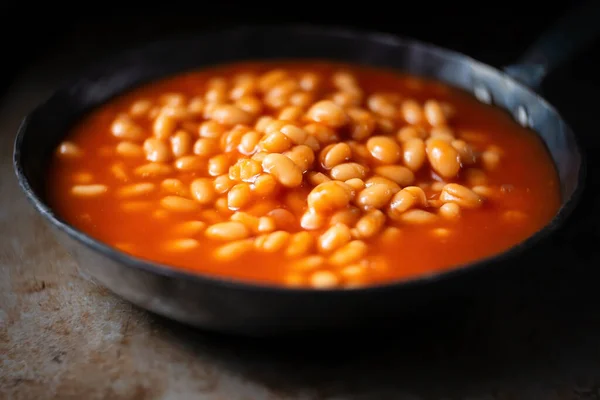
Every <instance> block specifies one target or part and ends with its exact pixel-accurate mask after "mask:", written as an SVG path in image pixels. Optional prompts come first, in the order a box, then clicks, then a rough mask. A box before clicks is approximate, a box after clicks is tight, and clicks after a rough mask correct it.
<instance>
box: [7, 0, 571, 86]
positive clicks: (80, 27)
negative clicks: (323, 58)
mask: <svg viewBox="0 0 600 400" xmlns="http://www.w3.org/2000/svg"><path fill="white" fill-rule="evenodd" d="M2 3H3V4H2V5H0V15H2V16H3V18H2V23H0V35H1V36H0V37H3V38H4V41H3V43H2V46H3V53H4V54H3V55H4V56H5V57H3V59H4V62H3V70H4V71H6V72H8V73H4V74H2V75H3V82H2V84H3V86H2V87H5V86H6V85H7V84H8V82H10V76H11V74H15V73H18V71H19V70H21V69H22V68H23V67H24V66H26V65H27V64H29V63H31V62H35V61H36V60H37V59H39V58H40V57H44V56H49V55H50V56H51V55H52V53H53V52H60V51H61V50H64V49H65V48H68V49H69V51H76V52H81V53H82V54H86V55H90V54H92V55H94V56H101V55H102V54H103V53H105V52H106V51H110V50H112V49H114V48H115V47H116V48H119V47H127V46H132V45H135V44H136V43H137V42H139V41H144V40H152V39H155V38H158V37H161V36H164V35H170V34H185V33H187V32H194V31H202V30H206V29H212V28H222V27H226V26H232V25H237V24H251V23H291V22H303V23H312V24H330V25H344V26H350V27H357V28H362V29H369V30H377V31H384V32H390V33H395V34H399V35H402V36H409V37H414V38H417V39H420V40H423V41H427V42H432V43H435V44H438V45H440V46H443V47H448V48H451V49H454V50H457V51H460V52H463V53H467V54H469V55H471V56H473V57H475V58H477V59H479V60H481V61H483V62H486V63H489V64H492V65H496V66H501V65H505V64H507V63H510V62H511V61H513V60H514V59H515V58H516V57H517V56H518V55H519V54H520V53H522V52H523V51H524V50H525V48H526V47H527V46H528V45H529V44H530V43H531V42H532V41H533V40H534V39H535V38H536V36H537V35H539V33H540V32H542V31H543V30H544V29H546V28H547V27H548V26H549V25H550V24H551V23H552V22H553V21H555V20H556V18H557V17H558V16H560V15H561V14H564V13H565V11H567V10H568V9H569V8H571V7H573V6H575V5H577V4H578V3H580V1H557V2H541V1H538V2H534V1H530V0H529V1H516V0H507V1H501V2H489V1H485V2H455V1H452V2H442V1H440V2H435V1H423V2H414V1H413V2H397V1H395V2H373V4H372V5H371V4H369V3H370V2H364V1H363V2H356V3H352V2H343V3H342V2H335V1H329V2H327V1H322V2H320V3H319V2H286V3H269V2H263V3H262V4H261V2H232V1H219V2H203V1H199V2H177V1H169V2H166V3H160V2H159V3H155V4H139V5H137V6H134V3H133V2H126V1H123V2H119V3H116V2H113V3H111V2H102V3H91V2H83V3H80V5H79V7H76V6H75V5H74V6H70V7H68V8H67V7H62V8H61V7H58V6H57V5H55V2H51V4H44V3H40V4H35V5H34V4H33V3H30V2H26V1H6V2H2ZM152 11H155V12H154V13H151V12H152ZM152 14H154V15H152ZM7 55H10V58H8V57H6V56H7Z"/></svg>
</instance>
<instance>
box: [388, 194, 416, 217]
mask: <svg viewBox="0 0 600 400" xmlns="http://www.w3.org/2000/svg"><path fill="white" fill-rule="evenodd" d="M418 203H419V199H418V198H417V196H415V194H414V192H412V191H410V190H406V189H402V190H401V191H399V192H398V193H396V194H395V195H394V197H392V200H391V201H390V206H389V208H388V216H389V217H390V218H392V219H394V220H398V219H399V218H400V217H401V216H402V214H403V213H404V212H406V211H407V210H409V209H410V208H412V207H414V206H417V205H418Z"/></svg>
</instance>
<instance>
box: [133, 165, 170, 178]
mask: <svg viewBox="0 0 600 400" xmlns="http://www.w3.org/2000/svg"><path fill="white" fill-rule="evenodd" d="M134 172H135V174H136V175H139V176H141V177H142V178H148V177H155V176H165V175H169V174H170V173H172V172H173V168H171V166H169V165H165V164H160V163H149V164H144V165H142V166H139V167H137V168H136V169H135V171H134Z"/></svg>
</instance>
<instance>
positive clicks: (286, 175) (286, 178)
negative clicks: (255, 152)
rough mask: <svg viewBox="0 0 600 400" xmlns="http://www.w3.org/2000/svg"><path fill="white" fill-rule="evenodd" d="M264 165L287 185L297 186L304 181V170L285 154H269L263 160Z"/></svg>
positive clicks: (267, 171)
mask: <svg viewBox="0 0 600 400" xmlns="http://www.w3.org/2000/svg"><path fill="white" fill-rule="evenodd" d="M262 167H263V170H264V171H265V172H266V173H269V174H271V175H273V176H274V177H275V179H277V181H278V182H279V183H281V184H282V185H283V186H285V187H288V188H292V187H297V186H300V184H301V183H302V170H301V169H300V168H299V167H298V166H297V165H296V164H295V163H294V162H293V161H292V160H290V159H289V158H287V157H286V156H284V155H283V154H277V153H273V154H269V155H268V156H266V157H265V159H264V160H263V161H262Z"/></svg>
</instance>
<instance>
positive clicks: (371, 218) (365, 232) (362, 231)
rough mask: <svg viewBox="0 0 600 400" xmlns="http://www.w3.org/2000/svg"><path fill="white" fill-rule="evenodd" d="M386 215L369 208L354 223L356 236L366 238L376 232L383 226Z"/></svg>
mask: <svg viewBox="0 0 600 400" xmlns="http://www.w3.org/2000/svg"><path fill="white" fill-rule="evenodd" d="M385 222H386V217H385V214H384V213H383V212H381V211H380V210H370V211H368V212H367V213H366V214H365V215H363V216H362V217H361V218H360V219H359V220H358V222H357V223H356V233H357V236H356V237H358V238H361V239H367V238H371V237H373V236H375V235H376V234H378V233H379V232H380V231H381V230H382V229H383V227H384V225H385Z"/></svg>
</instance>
